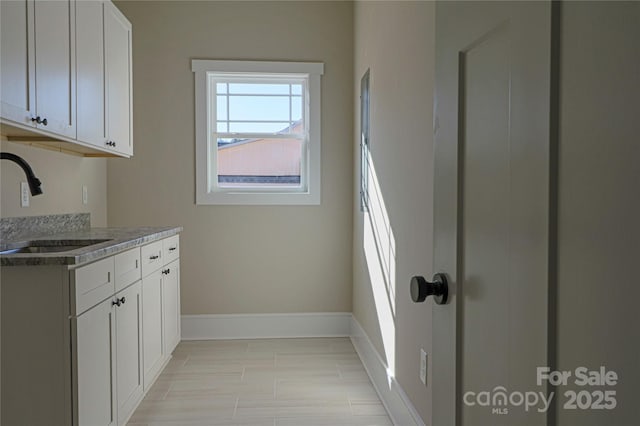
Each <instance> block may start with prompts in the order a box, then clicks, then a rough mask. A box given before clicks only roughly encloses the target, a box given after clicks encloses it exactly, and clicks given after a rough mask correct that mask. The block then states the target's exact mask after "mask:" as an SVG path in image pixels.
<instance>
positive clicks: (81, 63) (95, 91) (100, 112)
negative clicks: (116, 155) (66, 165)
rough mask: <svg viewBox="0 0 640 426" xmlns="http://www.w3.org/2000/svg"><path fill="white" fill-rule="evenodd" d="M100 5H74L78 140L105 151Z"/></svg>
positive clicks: (102, 33) (101, 7)
mask: <svg viewBox="0 0 640 426" xmlns="http://www.w3.org/2000/svg"><path fill="white" fill-rule="evenodd" d="M102 9H103V4H102V2H100V1H79V2H77V3H76V77H77V81H76V83H77V84H76V91H77V104H76V106H77V112H78V113H77V128H78V140H80V141H82V142H88V143H91V144H93V145H96V146H99V147H100V148H104V147H105V146H107V145H105V142H106V127H105V112H104V105H105V99H104V98H105V95H104V87H105V82H104V24H103V11H102Z"/></svg>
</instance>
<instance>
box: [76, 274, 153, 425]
mask: <svg viewBox="0 0 640 426" xmlns="http://www.w3.org/2000/svg"><path fill="white" fill-rule="evenodd" d="M141 296H142V292H141V283H140V281H137V282H136V283H135V284H133V285H131V286H129V287H127V288H126V289H125V290H122V291H121V292H119V293H117V294H116V295H115V297H114V298H113V299H107V300H105V301H104V302H102V303H100V304H99V305H97V306H95V307H93V308H91V309H89V310H88V311H87V312H85V313H83V314H81V315H80V316H78V317H77V318H75V319H74V321H75V328H76V333H75V334H76V353H75V356H74V358H75V361H76V365H77V369H76V375H77V379H76V380H77V387H76V389H77V400H78V421H77V424H78V425H95V426H110V425H117V424H123V423H124V422H126V420H127V419H128V418H129V416H130V415H131V413H132V412H133V410H134V409H135V407H136V406H137V404H138V402H139V401H140V400H141V399H142V394H143V391H142V309H141V307H142V306H141V302H142V300H141ZM116 418H117V420H118V421H116Z"/></svg>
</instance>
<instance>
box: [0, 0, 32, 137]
mask: <svg viewBox="0 0 640 426" xmlns="http://www.w3.org/2000/svg"><path fill="white" fill-rule="evenodd" d="M33 4H34V2H33V0H22V1H2V2H0V19H1V21H2V22H1V23H0V33H1V34H0V44H1V46H0V83H1V87H0V97H1V101H2V102H1V105H2V111H1V116H2V117H3V118H6V119H9V120H12V121H15V122H17V123H20V124H23V125H35V124H34V123H32V121H31V118H32V117H35V91H34V90H33V88H34V87H35V83H34V79H35V48H34V45H33V42H34V33H33V30H34V22H35V21H34V19H33Z"/></svg>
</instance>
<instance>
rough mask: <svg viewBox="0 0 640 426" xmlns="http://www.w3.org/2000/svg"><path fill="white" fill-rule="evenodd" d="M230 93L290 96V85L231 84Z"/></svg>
mask: <svg viewBox="0 0 640 426" xmlns="http://www.w3.org/2000/svg"><path fill="white" fill-rule="evenodd" d="M229 93H233V94H240V95H245V94H246V95H288V94H289V85H288V84H264V83H229Z"/></svg>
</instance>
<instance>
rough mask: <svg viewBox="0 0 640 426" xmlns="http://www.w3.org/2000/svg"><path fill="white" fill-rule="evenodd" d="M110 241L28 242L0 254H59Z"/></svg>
mask: <svg viewBox="0 0 640 426" xmlns="http://www.w3.org/2000/svg"><path fill="white" fill-rule="evenodd" d="M106 241H111V240H39V241H28V242H26V243H24V245H20V246H18V247H14V248H10V249H7V250H3V251H0V254H15V253H61V252H65V251H72V250H78V249H81V248H85V247H89V246H92V245H94V244H100V243H104V242H106Z"/></svg>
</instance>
